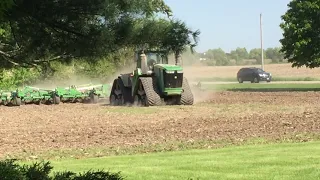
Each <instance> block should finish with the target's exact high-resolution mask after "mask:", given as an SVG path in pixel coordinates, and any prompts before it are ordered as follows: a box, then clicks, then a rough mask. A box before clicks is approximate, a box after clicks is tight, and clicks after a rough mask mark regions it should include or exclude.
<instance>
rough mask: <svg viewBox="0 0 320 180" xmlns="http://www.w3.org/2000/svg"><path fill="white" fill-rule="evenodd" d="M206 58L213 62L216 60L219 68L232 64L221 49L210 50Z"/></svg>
mask: <svg viewBox="0 0 320 180" xmlns="http://www.w3.org/2000/svg"><path fill="white" fill-rule="evenodd" d="M206 57H207V58H209V59H211V60H214V61H215V62H216V65H217V66H226V65H228V64H229V63H230V61H229V59H228V57H227V55H226V53H225V52H224V51H223V50H222V49H221V48H219V49H209V50H208V51H207V52H206ZM209 61H210V60H209Z"/></svg>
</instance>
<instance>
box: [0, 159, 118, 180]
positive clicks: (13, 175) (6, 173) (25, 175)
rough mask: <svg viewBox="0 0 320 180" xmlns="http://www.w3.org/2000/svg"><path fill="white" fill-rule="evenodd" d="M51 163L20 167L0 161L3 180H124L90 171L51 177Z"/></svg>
mask: <svg viewBox="0 0 320 180" xmlns="http://www.w3.org/2000/svg"><path fill="white" fill-rule="evenodd" d="M52 169H53V167H52V166H51V165H50V162H41V163H33V164H31V165H19V164H17V163H16V161H15V160H4V161H0V179H1V180H123V178H122V177H121V175H120V173H119V172H118V173H110V172H105V171H101V170H98V171H88V172H84V173H83V174H81V173H80V174H76V173H74V172H71V171H66V172H58V173H54V174H53V175H52V176H50V173H51V170H52Z"/></svg>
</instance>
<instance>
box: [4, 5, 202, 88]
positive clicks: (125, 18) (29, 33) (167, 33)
mask: <svg viewBox="0 0 320 180" xmlns="http://www.w3.org/2000/svg"><path fill="white" fill-rule="evenodd" d="M172 14H173V12H172V11H171V9H170V7H169V6H167V5H166V3H165V2H164V1H163V0H155V1H149V0H134V1H109V0H108V1H106V0H101V1H93V0H78V1H74V0H64V1H43V0H33V1H28V0H20V1H14V0H3V2H2V3H0V62H1V63H0V80H1V83H0V88H1V89H3V88H6V89H7V88H15V87H18V86H21V85H24V84H32V83H37V81H39V80H43V81H50V80H57V81H61V80H63V81H67V80H70V79H72V78H74V77H78V76H85V77H86V78H88V79H92V78H94V79H103V80H105V81H107V78H108V77H109V76H110V74H112V73H114V72H116V71H117V70H118V69H119V68H121V67H127V66H128V65H129V64H130V61H131V60H132V58H133V57H134V54H133V53H134V51H136V50H141V49H143V48H152V49H159V50H164V51H166V52H167V53H168V54H173V56H174V57H175V56H176V55H177V54H180V53H183V52H184V51H185V50H186V49H187V48H191V49H193V48H194V47H195V46H196V45H197V38H198V35H199V34H200V32H199V31H198V30H195V31H193V30H191V29H189V28H188V27H187V25H186V24H185V23H184V22H182V21H180V20H179V19H175V18H173V17H172ZM102 77H103V78H102Z"/></svg>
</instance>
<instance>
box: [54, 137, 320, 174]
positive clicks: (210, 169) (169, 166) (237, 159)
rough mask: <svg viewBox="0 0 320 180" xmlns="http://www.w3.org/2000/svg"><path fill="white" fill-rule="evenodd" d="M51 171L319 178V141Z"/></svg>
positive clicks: (102, 161) (104, 161)
mask: <svg viewBox="0 0 320 180" xmlns="http://www.w3.org/2000/svg"><path fill="white" fill-rule="evenodd" d="M52 165H54V171H64V170H71V171H76V172H83V171H85V170H89V169H93V170H94V169H104V170H110V171H111V172H118V171H121V173H122V175H124V177H125V179H130V180H138V179H141V180H142V179H143V180H155V179H159V180H160V179H161V180H164V179H166V180H168V179H179V180H180V179H189V178H190V179H191V178H192V179H210V180H213V179H223V180H225V179H246V180H248V179H252V180H257V179H261V180H262V179H263V180H266V179H273V180H275V179H279V180H280V179H281V180H282V179H288V180H292V179H299V180H300V179H301V180H315V179H320V142H308V143H290V144H269V145H256V146H253V145H250V146H239V147H228V148H221V149H214V150H191V151H180V152H165V153H153V154H145V155H130V156H114V157H104V158H92V159H81V160H61V161H54V162H52Z"/></svg>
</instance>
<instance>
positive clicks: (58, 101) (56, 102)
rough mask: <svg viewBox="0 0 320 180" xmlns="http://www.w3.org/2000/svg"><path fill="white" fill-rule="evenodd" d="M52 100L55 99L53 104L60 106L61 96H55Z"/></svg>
mask: <svg viewBox="0 0 320 180" xmlns="http://www.w3.org/2000/svg"><path fill="white" fill-rule="evenodd" d="M52 99H53V104H60V101H61V99H60V97H59V96H56V95H55V96H53V97H52Z"/></svg>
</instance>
